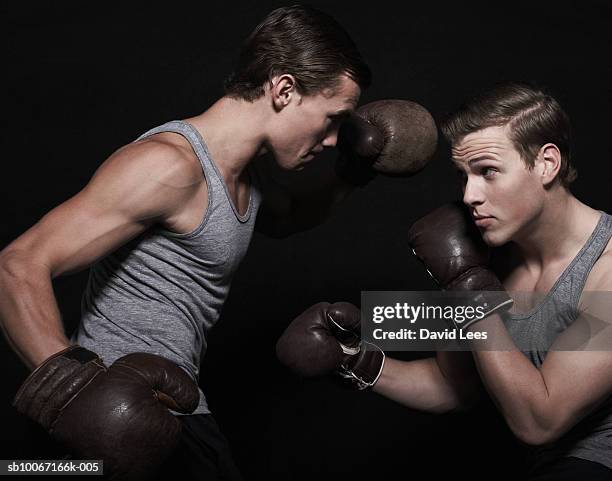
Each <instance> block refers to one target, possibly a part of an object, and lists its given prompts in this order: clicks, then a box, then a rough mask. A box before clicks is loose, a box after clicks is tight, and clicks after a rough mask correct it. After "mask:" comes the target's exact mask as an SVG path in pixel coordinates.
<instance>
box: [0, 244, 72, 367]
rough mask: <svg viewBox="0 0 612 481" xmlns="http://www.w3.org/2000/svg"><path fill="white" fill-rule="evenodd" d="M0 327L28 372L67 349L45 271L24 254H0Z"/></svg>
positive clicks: (50, 285)
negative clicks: (56, 353)
mask: <svg viewBox="0 0 612 481" xmlns="http://www.w3.org/2000/svg"><path fill="white" fill-rule="evenodd" d="M0 325H1V326H2V331H3V333H4V335H5V337H6V339H7V340H8V342H9V344H10V345H11V347H12V348H13V350H14V351H15V352H16V353H17V355H18V356H19V357H20V358H21V359H22V361H23V362H24V363H25V364H26V366H27V367H28V368H29V369H33V368H34V367H36V366H37V365H39V364H40V363H41V362H43V361H44V360H45V359H47V358H48V357H49V356H51V355H52V354H54V353H55V352H58V351H60V350H62V349H64V348H66V347H67V346H69V345H70V342H69V341H68V339H67V337H66V335H65V333H64V328H63V325H62V321H61V316H60V312H59V308H58V306H57V301H56V300H55V296H54V293H53V286H52V284H51V275H50V273H49V270H48V268H46V267H45V266H43V265H39V264H36V263H34V262H31V261H29V260H28V259H27V256H26V254H25V253H20V252H18V251H10V252H2V253H0Z"/></svg>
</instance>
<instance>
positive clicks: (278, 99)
mask: <svg viewBox="0 0 612 481" xmlns="http://www.w3.org/2000/svg"><path fill="white" fill-rule="evenodd" d="M269 91H270V98H271V100H272V105H273V106H274V109H275V110H276V111H280V110H282V109H284V108H285V107H286V106H287V105H289V104H290V103H291V102H292V101H294V102H295V101H296V100H295V99H296V98H297V97H299V94H298V92H297V81H296V80H295V77H294V76H293V75H291V74H288V73H286V74H282V75H277V76H275V77H272V79H271V80H270V83H269ZM298 100H299V99H298Z"/></svg>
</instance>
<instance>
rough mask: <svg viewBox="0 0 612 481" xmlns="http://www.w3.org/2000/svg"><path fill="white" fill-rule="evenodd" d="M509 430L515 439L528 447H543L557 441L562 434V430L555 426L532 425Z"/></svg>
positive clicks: (512, 427)
mask: <svg viewBox="0 0 612 481" xmlns="http://www.w3.org/2000/svg"><path fill="white" fill-rule="evenodd" d="M510 429H511V430H512V432H513V434H514V435H515V436H516V438H517V439H518V440H519V441H521V442H522V443H524V444H527V445H529V446H545V445H547V444H551V443H554V442H555V441H557V440H559V438H561V436H563V434H564V432H565V431H564V430H562V429H560V428H557V427H555V426H546V427H544V426H541V425H538V424H537V423H532V424H531V425H527V426H521V427H519V426H512V425H510Z"/></svg>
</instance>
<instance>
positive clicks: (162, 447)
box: [14, 346, 199, 480]
mask: <svg viewBox="0 0 612 481" xmlns="http://www.w3.org/2000/svg"><path fill="white" fill-rule="evenodd" d="M198 401H199V392H198V387H197V385H196V383H195V382H194V381H193V380H192V379H191V378H190V377H189V376H188V375H187V373H186V372H185V371H183V370H182V369H181V368H180V367H179V366H177V365H176V364H174V363H173V362H171V361H169V360H167V359H165V358H163V357H160V356H156V355H153V354H146V353H134V354H128V355H127V356H124V357H122V358H121V359H118V360H117V361H116V362H115V363H114V364H112V365H111V366H110V367H108V368H107V367H106V366H105V365H104V363H103V362H102V360H101V359H100V358H99V357H98V356H97V354H95V353H93V352H91V351H89V350H87V349H84V348H82V347H80V346H71V347H69V348H68V349H65V350H63V351H60V352H58V353H56V354H54V355H53V356H51V357H50V358H49V359H47V360H46V361H45V362H43V363H42V364H41V365H40V366H39V367H38V368H37V369H36V370H34V372H32V373H31V374H30V376H29V377H28V378H27V379H26V381H25V382H24V384H23V385H22V386H21V388H20V389H19V392H18V393H17V395H16V397H15V401H14V405H15V407H16V408H17V410H18V411H19V412H20V413H22V414H26V415H27V416H29V417H30V418H32V419H33V420H35V421H37V422H38V423H39V424H41V425H42V426H43V427H44V428H45V429H46V430H47V431H48V432H49V434H51V436H52V437H53V438H54V439H56V440H57V441H59V442H60V443H62V444H64V445H65V446H66V447H67V448H68V449H69V450H71V451H72V453H73V454H74V455H76V456H78V457H81V458H85V459H101V460H103V462H104V474H105V476H106V477H107V478H108V479H113V480H139V479H146V478H147V477H148V476H150V475H151V474H152V473H154V472H155V469H156V468H157V467H158V466H159V464H161V462H162V461H163V460H164V459H165V458H166V457H167V456H168V455H169V454H170V453H171V452H172V450H173V449H174V447H175V446H176V445H177V443H178V440H179V435H180V430H181V424H180V422H179V421H178V420H177V419H176V417H175V416H174V415H173V414H172V413H171V412H170V411H169V409H173V410H175V411H178V412H182V413H185V414H187V413H190V412H193V411H194V410H195V408H196V407H197V405H198Z"/></svg>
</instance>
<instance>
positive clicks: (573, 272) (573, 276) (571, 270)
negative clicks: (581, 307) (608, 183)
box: [559, 212, 612, 306]
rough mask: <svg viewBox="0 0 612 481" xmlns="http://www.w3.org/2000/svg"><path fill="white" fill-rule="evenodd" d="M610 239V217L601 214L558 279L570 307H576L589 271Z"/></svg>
mask: <svg viewBox="0 0 612 481" xmlns="http://www.w3.org/2000/svg"><path fill="white" fill-rule="evenodd" d="M610 237H612V216H611V215H609V214H607V213H605V212H602V214H601V217H600V218H599V221H598V222H597V226H596V227H595V229H594V230H593V233H592V234H591V236H590V237H589V239H588V240H587V242H586V243H585V244H584V246H583V247H582V249H581V250H580V252H579V253H578V255H577V256H576V257H575V258H574V260H573V261H572V263H571V265H570V266H569V267H568V269H567V270H566V271H565V272H564V273H563V275H562V279H559V280H560V282H559V288H560V290H563V291H565V292H564V294H565V295H568V296H569V297H570V298H571V305H572V306H578V302H579V301H580V296H581V294H582V291H583V289H584V285H585V284H586V281H587V278H588V277H589V274H590V272H591V269H592V268H593V266H594V265H595V262H597V260H598V259H599V257H600V256H601V254H602V253H603V251H604V249H605V248H606V246H607V245H608V242H609V241H610Z"/></svg>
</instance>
